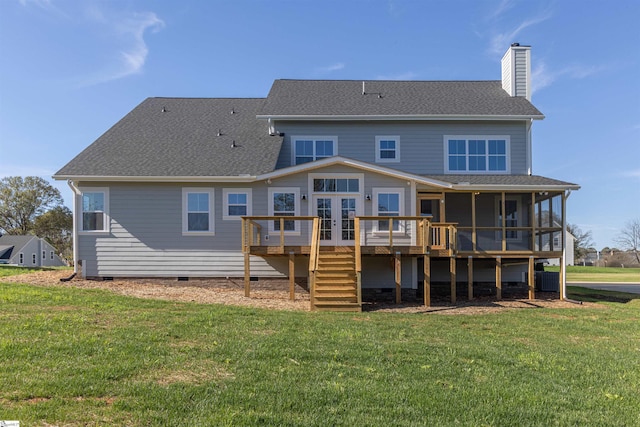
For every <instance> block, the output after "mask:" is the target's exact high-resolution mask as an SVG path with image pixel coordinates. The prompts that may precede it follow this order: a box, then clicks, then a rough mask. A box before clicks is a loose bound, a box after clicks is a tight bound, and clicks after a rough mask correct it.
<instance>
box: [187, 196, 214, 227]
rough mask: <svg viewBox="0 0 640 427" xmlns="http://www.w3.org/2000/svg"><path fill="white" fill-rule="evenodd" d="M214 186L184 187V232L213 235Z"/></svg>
mask: <svg viewBox="0 0 640 427" xmlns="http://www.w3.org/2000/svg"><path fill="white" fill-rule="evenodd" d="M213 196H214V192H213V188H183V189H182V232H183V234H186V235H201V234H206V235H211V234H213V233H214V227H213V212H214V209H213Z"/></svg>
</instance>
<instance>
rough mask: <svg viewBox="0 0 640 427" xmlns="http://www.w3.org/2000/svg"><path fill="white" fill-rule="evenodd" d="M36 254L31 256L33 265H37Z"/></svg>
mask: <svg viewBox="0 0 640 427" xmlns="http://www.w3.org/2000/svg"><path fill="white" fill-rule="evenodd" d="M36 258H37V257H36V254H31V264H33V265H36Z"/></svg>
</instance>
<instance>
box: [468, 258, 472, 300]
mask: <svg viewBox="0 0 640 427" xmlns="http://www.w3.org/2000/svg"><path fill="white" fill-rule="evenodd" d="M467 279H468V287H467V295H468V299H469V301H471V300H472V299H473V257H472V256H469V257H467Z"/></svg>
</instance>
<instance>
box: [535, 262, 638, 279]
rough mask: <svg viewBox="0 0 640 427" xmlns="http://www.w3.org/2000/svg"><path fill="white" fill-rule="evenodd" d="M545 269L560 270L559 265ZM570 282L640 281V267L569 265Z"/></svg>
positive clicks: (568, 275)
mask: <svg viewBox="0 0 640 427" xmlns="http://www.w3.org/2000/svg"><path fill="white" fill-rule="evenodd" d="M544 269H545V271H555V272H558V271H560V267H558V266H547V267H545V268H544ZM567 281H569V282H578V283H579V282H601V283H607V282H628V283H640V268H620V267H589V266H581V265H570V266H568V267H567Z"/></svg>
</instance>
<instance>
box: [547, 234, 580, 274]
mask: <svg viewBox="0 0 640 427" xmlns="http://www.w3.org/2000/svg"><path fill="white" fill-rule="evenodd" d="M564 236H565V237H564V238H565V242H566V248H565V257H564V259H565V265H575V262H574V260H575V252H574V250H573V248H574V243H575V241H576V238H575V237H574V236H573V234H571V233H569V231H568V230H567V231H565V235H564ZM554 239H558V237H554ZM553 243H554V246H558V245H559V244H560V243H559V242H557V241H554V242H553ZM548 261H549V263H548V264H547V265H560V258H550V259H549V260H548Z"/></svg>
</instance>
